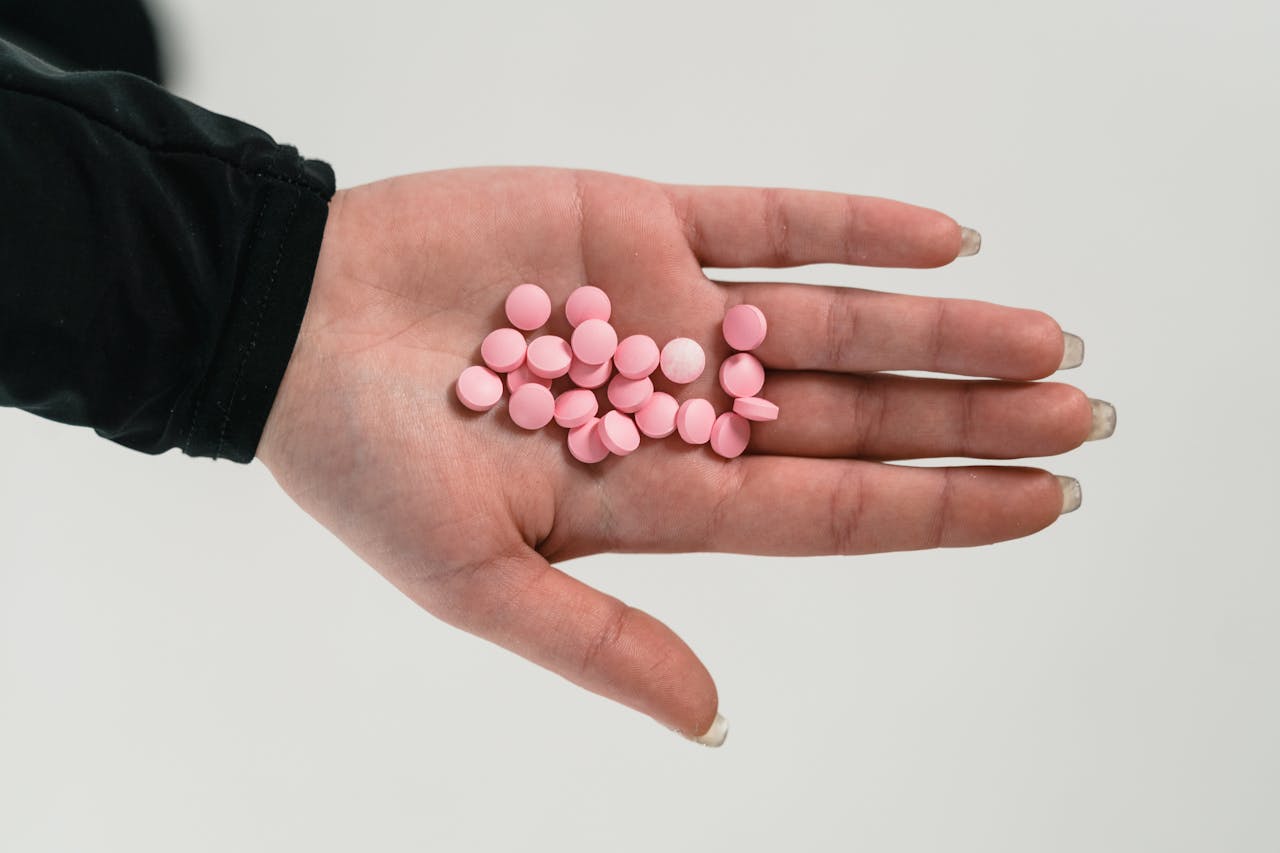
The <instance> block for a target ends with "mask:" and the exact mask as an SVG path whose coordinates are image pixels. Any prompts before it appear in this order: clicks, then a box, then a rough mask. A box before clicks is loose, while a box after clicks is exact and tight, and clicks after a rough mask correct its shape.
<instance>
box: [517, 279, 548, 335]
mask: <svg viewBox="0 0 1280 853" xmlns="http://www.w3.org/2000/svg"><path fill="white" fill-rule="evenodd" d="M550 317H551V297H550V296H547V292H546V291H545V290H543V289H542V288H541V287H538V285H536V284H521V285H518V286H517V287H516V288H515V289H514V290H512V291H511V293H509V294H507V319H508V320H510V321H511V325H513V326H515V327H516V328H517V329H523V330H524V331H526V332H531V331H533V330H534V329H536V328H538V327H539V326H541V325H542V324H543V323H545V322H547V320H548V319H550Z"/></svg>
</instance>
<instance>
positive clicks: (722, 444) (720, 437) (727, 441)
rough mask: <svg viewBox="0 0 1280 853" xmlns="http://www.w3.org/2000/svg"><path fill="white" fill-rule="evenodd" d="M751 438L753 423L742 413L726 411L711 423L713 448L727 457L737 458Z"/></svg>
mask: <svg viewBox="0 0 1280 853" xmlns="http://www.w3.org/2000/svg"><path fill="white" fill-rule="evenodd" d="M750 440H751V424H750V423H749V422H748V421H747V419H746V418H744V417H742V415H735V414H734V413H733V412H725V413H724V414H723V415H721V416H720V417H718V418H716V422H715V423H714V424H712V425H711V449H712V450H714V451H715V452H716V453H719V454H720V455H721V456H723V457H724V458H725V459H736V458H737V457H739V456H741V455H742V451H744V450H746V449H747V442H748V441H750Z"/></svg>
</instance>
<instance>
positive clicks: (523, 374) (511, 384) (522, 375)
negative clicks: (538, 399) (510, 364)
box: [507, 364, 551, 394]
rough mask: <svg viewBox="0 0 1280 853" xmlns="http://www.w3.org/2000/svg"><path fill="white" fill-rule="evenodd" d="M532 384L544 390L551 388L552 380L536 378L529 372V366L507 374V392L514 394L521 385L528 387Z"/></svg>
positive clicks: (522, 366)
mask: <svg viewBox="0 0 1280 853" xmlns="http://www.w3.org/2000/svg"><path fill="white" fill-rule="evenodd" d="M530 382H532V383H533V384H535V385H541V386H542V387H543V388H550V387H551V380H550V379H543V378H542V377H541V376H534V375H533V373H531V372H530V371H529V365H527V364H522V365H520V366H519V367H517V368H516V369H515V370H513V371H511V372H510V373H508V374H507V390H508V391H510V392H511V393H512V394H514V393H515V392H516V389H517V388H519V387H520V386H521V385H526V384H528V383H530Z"/></svg>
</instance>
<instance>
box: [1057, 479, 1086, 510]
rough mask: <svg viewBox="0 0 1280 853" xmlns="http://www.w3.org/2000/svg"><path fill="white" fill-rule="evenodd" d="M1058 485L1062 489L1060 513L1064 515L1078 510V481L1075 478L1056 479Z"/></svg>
mask: <svg viewBox="0 0 1280 853" xmlns="http://www.w3.org/2000/svg"><path fill="white" fill-rule="evenodd" d="M1058 485H1059V486H1061V487H1062V512H1060V513H1059V515H1066V514H1067V513H1069V512H1075V511H1076V510H1078V509H1079V508H1080V500H1081V497H1082V495H1081V494H1080V481H1079V480H1077V479H1076V478H1075V477H1058Z"/></svg>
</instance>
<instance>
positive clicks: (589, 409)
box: [556, 388, 600, 428]
mask: <svg viewBox="0 0 1280 853" xmlns="http://www.w3.org/2000/svg"><path fill="white" fill-rule="evenodd" d="M599 408H600V403H599V402H597V401H596V395H595V394H593V393H591V392H590V391H588V390H586V389H585V388H570V389H569V390H568V391H565V392H564V393H563V394H561V395H560V396H559V397H556V423H558V424H560V426H562V427H570V428H572V427H576V426H582V425H583V424H585V423H586V422H587V421H589V420H591V419H592V418H594V417H595V416H596V410H597V409H599Z"/></svg>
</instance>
